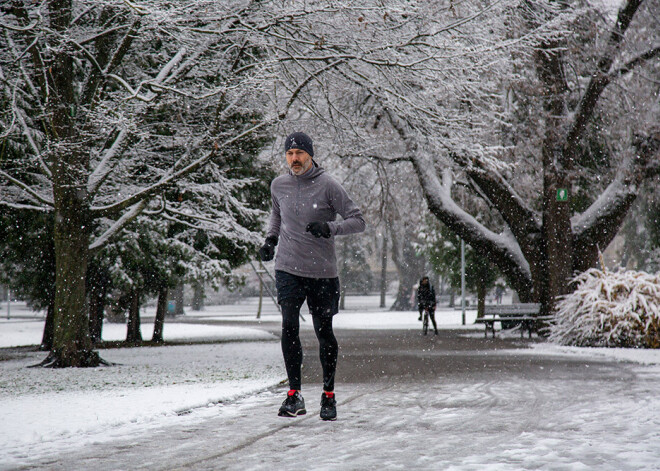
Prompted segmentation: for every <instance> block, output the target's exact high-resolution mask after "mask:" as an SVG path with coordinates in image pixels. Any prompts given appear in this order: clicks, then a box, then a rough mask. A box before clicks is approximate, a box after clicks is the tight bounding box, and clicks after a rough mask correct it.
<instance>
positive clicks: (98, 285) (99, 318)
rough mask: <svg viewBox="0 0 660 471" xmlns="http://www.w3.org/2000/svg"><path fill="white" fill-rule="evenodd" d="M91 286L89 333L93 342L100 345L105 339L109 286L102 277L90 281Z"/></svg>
mask: <svg viewBox="0 0 660 471" xmlns="http://www.w3.org/2000/svg"><path fill="white" fill-rule="evenodd" d="M89 285H90V287H89V333H90V336H91V337H92V342H94V343H98V342H101V340H102V339H103V318H104V314H105V296H106V292H107V284H106V280H104V279H103V277H102V276H96V277H93V279H91V280H90V281H89Z"/></svg>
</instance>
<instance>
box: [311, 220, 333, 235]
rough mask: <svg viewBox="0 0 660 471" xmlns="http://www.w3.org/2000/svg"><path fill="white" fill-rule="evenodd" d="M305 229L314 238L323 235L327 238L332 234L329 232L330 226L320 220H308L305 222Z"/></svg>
mask: <svg viewBox="0 0 660 471" xmlns="http://www.w3.org/2000/svg"><path fill="white" fill-rule="evenodd" d="M305 230H306V231H307V232H311V233H312V235H313V236H314V237H316V238H318V237H325V238H326V239H329V238H330V236H331V235H332V234H331V233H330V226H328V223H327V222H322V221H314V222H310V223H309V224H307V228H306V229H305Z"/></svg>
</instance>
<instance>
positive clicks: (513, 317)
mask: <svg viewBox="0 0 660 471" xmlns="http://www.w3.org/2000/svg"><path fill="white" fill-rule="evenodd" d="M539 308H540V305H539V304H537V303H518V304H487V305H486V306H485V307H484V316H483V317H479V318H477V319H476V320H475V323H477V324H483V325H484V327H485V332H484V335H485V336H486V338H488V331H491V332H492V333H493V337H495V323H496V322H499V323H500V324H501V327H502V330H505V329H512V328H514V327H517V326H520V338H523V334H524V333H525V331H528V332H529V338H532V331H534V330H537V326H538V321H549V320H550V319H552V316H539V315H538V314H539Z"/></svg>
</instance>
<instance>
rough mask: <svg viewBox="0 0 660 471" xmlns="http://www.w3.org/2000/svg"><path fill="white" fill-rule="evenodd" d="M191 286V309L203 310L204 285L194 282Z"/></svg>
mask: <svg viewBox="0 0 660 471" xmlns="http://www.w3.org/2000/svg"><path fill="white" fill-rule="evenodd" d="M192 288H193V300H192V310H193V311H203V310H204V285H203V284H201V283H199V282H195V283H193V285H192Z"/></svg>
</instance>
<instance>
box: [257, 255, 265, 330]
mask: <svg viewBox="0 0 660 471" xmlns="http://www.w3.org/2000/svg"><path fill="white" fill-rule="evenodd" d="M265 272H266V271H265V270H264V266H263V265H262V264H261V261H259V270H258V271H257V273H265ZM263 299H264V280H263V279H262V278H261V277H259V307H258V308H257V319H261V305H262V303H263Z"/></svg>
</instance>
